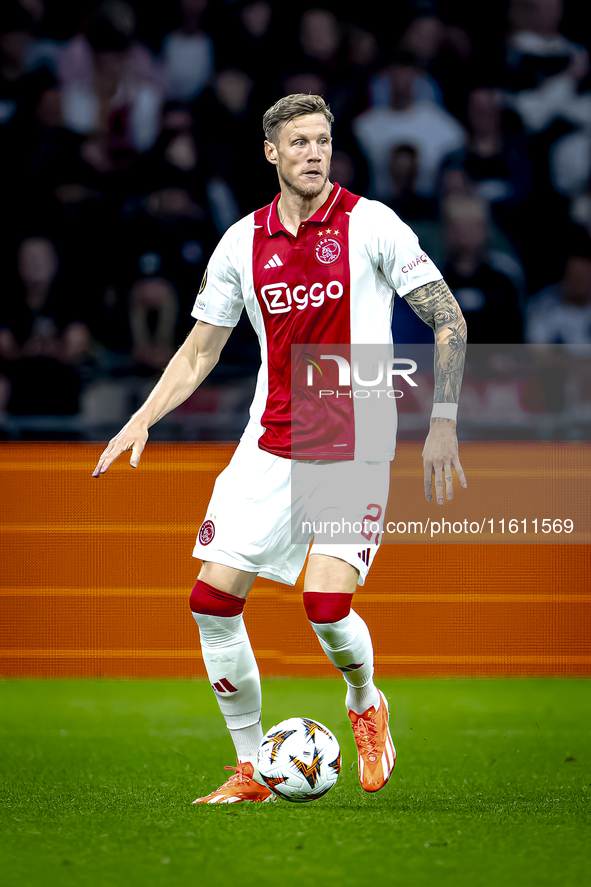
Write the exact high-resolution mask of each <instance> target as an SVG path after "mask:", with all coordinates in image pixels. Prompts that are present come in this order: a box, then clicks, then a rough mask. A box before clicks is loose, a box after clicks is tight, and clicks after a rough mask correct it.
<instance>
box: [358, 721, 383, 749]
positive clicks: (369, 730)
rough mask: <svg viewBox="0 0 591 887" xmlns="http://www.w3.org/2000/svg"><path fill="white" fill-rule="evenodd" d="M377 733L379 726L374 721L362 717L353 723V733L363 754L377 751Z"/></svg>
mask: <svg viewBox="0 0 591 887" xmlns="http://www.w3.org/2000/svg"><path fill="white" fill-rule="evenodd" d="M376 733H377V728H376V725H375V724H374V723H373V721H366V720H364V719H363V718H360V719H359V720H358V721H357V723H356V724H353V735H354V736H355V742H356V743H357V748H358V749H359V751H360V752H361V754H363V755H365V754H371V753H372V752H373V753H375V750H376V744H377V742H376V739H377V737H376Z"/></svg>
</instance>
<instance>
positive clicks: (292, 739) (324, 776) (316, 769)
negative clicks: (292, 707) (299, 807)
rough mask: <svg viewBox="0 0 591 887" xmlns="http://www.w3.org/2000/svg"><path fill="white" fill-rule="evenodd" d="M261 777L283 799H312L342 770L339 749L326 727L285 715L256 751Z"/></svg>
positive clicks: (322, 792)
mask: <svg viewBox="0 0 591 887" xmlns="http://www.w3.org/2000/svg"><path fill="white" fill-rule="evenodd" d="M257 767H258V770H259V773H260V774H261V777H262V778H263V780H264V781H265V783H266V784H267V785H268V786H269V788H270V789H271V791H272V792H274V793H275V794H276V795H277V797H279V798H283V799H284V800H285V801H295V802H298V803H302V802H304V801H315V800H316V799H317V798H321V797H322V795H325V794H326V793H327V791H329V790H330V789H331V788H332V787H333V785H334V784H335V782H336V781H337V779H338V778H339V773H340V770H341V749H340V748H339V744H338V742H337V740H336V738H335V737H334V736H333V734H332V733H331V732H330V730H329V729H328V727H325V726H324V725H323V724H319V723H318V721H312V720H311V719H310V718H288V719H287V720H286V721H281V723H280V724H276V725H275V726H274V727H271V729H270V730H269V731H268V732H267V733H266V734H265V735H264V736H263V741H262V742H261V744H260V746H259V750H258V754H257Z"/></svg>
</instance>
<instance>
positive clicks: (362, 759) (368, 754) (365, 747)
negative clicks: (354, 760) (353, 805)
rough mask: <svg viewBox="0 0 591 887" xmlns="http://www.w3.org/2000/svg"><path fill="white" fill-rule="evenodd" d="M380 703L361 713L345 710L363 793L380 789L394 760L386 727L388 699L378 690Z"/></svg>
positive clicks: (393, 751)
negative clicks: (354, 746)
mask: <svg viewBox="0 0 591 887" xmlns="http://www.w3.org/2000/svg"><path fill="white" fill-rule="evenodd" d="M378 693H379V694H380V706H379V708H378V710H377V711H376V709H375V706H373V705H372V706H371V707H370V708H368V709H367V711H364V712H363V714H362V715H358V714H356V713H355V712H354V711H349V718H350V720H351V726H352V727H353V735H354V737H355V742H356V744H357V751H358V752H359V782H360V783H361V788H363V789H365V791H366V792H377V791H379V790H380V789H381V788H383V787H384V786H385V785H386V783H387V782H388V780H389V779H390V776H391V775H392V770H393V769H394V764H395V763H396V749H395V748H394V744H393V742H392V737H391V736H390V730H389V729H388V717H389V710H388V701H387V699H386V697H385V696H384V694H383V693H382V691H381V690H378Z"/></svg>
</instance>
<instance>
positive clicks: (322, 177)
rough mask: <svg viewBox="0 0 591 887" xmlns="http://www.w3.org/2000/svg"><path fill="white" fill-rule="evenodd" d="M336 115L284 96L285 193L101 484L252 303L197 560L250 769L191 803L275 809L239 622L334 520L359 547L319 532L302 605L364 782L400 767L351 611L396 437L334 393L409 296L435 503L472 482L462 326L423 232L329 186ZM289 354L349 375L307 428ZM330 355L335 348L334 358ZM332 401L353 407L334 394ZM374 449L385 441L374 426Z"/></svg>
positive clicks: (198, 598) (238, 248) (119, 443)
mask: <svg viewBox="0 0 591 887" xmlns="http://www.w3.org/2000/svg"><path fill="white" fill-rule="evenodd" d="M332 121H333V115H332V113H331V112H330V110H329V108H328V106H327V105H326V104H325V102H324V101H323V99H322V98H321V97H320V96H314V95H303V94H302V95H290V96H286V97H285V98H282V99H281V100H280V101H278V102H277V103H276V104H275V105H273V107H272V108H270V109H269V110H268V111H267V112H266V114H265V116H264V119H263V129H264V133H265V156H266V158H267V160H268V161H269V163H271V164H273V165H274V166H275V167H276V169H277V173H278V177H279V186H280V194H279V195H277V197H276V198H275V199H274V200H273V202H272V203H271V204H270V205H268V206H266V207H264V208H263V209H260V210H257V211H256V212H254V213H251V214H250V215H249V216H247V217H246V218H244V219H242V220H241V221H239V222H237V223H236V224H235V225H233V226H232V227H231V228H230V229H229V230H228V231H227V232H226V233H225V235H224V236H223V237H222V239H221V241H220V243H219V244H218V246H217V248H216V250H215V251H214V253H213V255H212V257H211V259H210V262H209V265H208V268H207V271H206V273H205V276H204V279H203V281H202V284H201V287H200V290H199V293H198V295H197V299H196V302H195V307H194V310H193V316H194V317H195V318H196V320H197V322H196V324H195V326H194V327H193V330H192V331H191V333H190V334H189V336H188V337H187V339H186V341H185V343H184V344H183V345H182V346H181V347H180V348H179V350H178V351H177V353H176V354H175V356H174V357H173V358H172V360H171V361H170V363H169V365H168V366H167V367H166V369H165V371H164V373H163V375H162V377H161V379H160V381H159V382H158V384H157V385H156V387H155V388H154V390H153V391H152V393H151V394H150V396H149V397H148V399H147V400H146V402H145V403H144V404H143V406H142V407H141V408H140V409H139V410H138V412H137V413H135V414H134V415H133V416H132V417H131V419H130V420H129V422H128V423H127V424H126V425H125V426H124V427H123V428H122V430H121V431H120V432H119V433H118V434H117V435H116V437H114V438H113V440H111V441H110V443H109V444H108V445H107V447H106V449H105V451H104V452H103V454H102V455H101V457H100V460H99V462H98V464H97V467H96V469H95V471H94V476H95V477H98V476H100V475H101V474H104V472H105V471H107V469H108V468H109V466H110V465H111V464H112V463H113V461H114V460H115V459H117V457H118V456H120V455H121V454H122V453H123V452H125V451H126V450H131V451H132V454H131V460H130V461H131V465H132V466H133V467H137V465H138V463H139V460H140V456H141V454H142V451H143V449H144V447H145V444H146V441H147V438H148V429H149V428H150V426H152V425H153V424H154V423H155V422H157V421H158V420H159V419H161V418H162V416H164V415H165V414H166V413H168V412H169V411H170V410H173V409H174V408H175V407H177V406H178V405H179V404H181V403H182V402H183V401H184V400H185V399H186V398H187V397H189V395H191V394H192V392H193V391H194V390H195V389H196V388H197V387H198V385H200V384H201V382H202V381H203V380H204V379H205V377H206V376H207V375H208V373H209V372H211V370H212V369H213V367H214V366H215V365H216V363H217V362H218V360H219V357H220V353H221V351H222V348H223V347H224V345H225V343H226V342H227V340H228V337H229V336H230V333H231V332H232V328H233V327H234V326H235V325H236V323H237V322H238V319H239V317H240V314H241V311H242V309H243V308H246V311H247V313H248V316H249V319H250V321H251V323H252V324H253V327H254V329H255V331H256V333H257V335H258V337H259V340H260V345H261V360H262V365H261V368H260V371H259V375H258V381H257V387H256V392H255V396H254V400H253V403H252V406H251V410H250V421H249V423H248V425H247V428H246V430H245V432H244V435H243V437H242V439H241V441H240V443H239V445H238V447H237V449H236V451H235V453H234V456H233V457H232V460H231V461H230V464H229V465H228V467H227V468H226V469H225V470H224V471H223V472H222V473H221V474H220V476H219V477H218V479H217V481H216V484H215V488H214V492H213V495H212V498H211V501H210V503H209V506H208V509H207V513H206V515H205V520H204V522H203V524H202V526H201V528H200V530H199V534H198V538H197V542H196V544H195V549H194V552H193V554H194V556H195V557H198V558H200V559H201V560H202V561H203V566H202V568H201V571H200V573H199V578H198V580H197V583H196V585H195V587H194V588H193V591H192V594H191V600H190V605H191V610H192V612H193V616H194V618H195V621H196V622H197V624H198V626H199V632H200V638H201V647H202V651H203V660H204V663H205V666H206V669H207V674H208V676H209V680H210V682H211V684H212V686H213V690H214V692H215V694H216V697H217V699H218V703H219V706H220V709H221V712H222V714H223V716H224V718H225V720H226V724H227V726H228V729H229V731H230V734H231V736H232V739H233V741H234V745H235V748H236V755H237V765H236V767H235V768H233V767H229V768H226V769H230V770H234V774H233V775H232V776H231V777H230V778H229V779H228V780H227V781H226V782H225V783H224V784H223V785H221V786H220V787H219V788H218V789H216V790H215V791H213V792H212V793H211V794H209V795H207V796H206V797H203V798H198V799H197V801H195V803H209V804H213V803H236V802H243V801H267V800H272V799H274V795H272V793H271V792H270V791H269V789H268V787H267V786H266V785H265V784H264V783H263V780H262V778H261V777H260V774H258V771H257V770H256V753H257V749H258V747H259V744H260V742H261V739H262V736H263V733H262V729H261V723H260V722H261V687H260V679H259V672H258V668H257V664H256V660H255V657H254V654H253V651H252V648H251V645H250V641H249V639H248V635H247V632H246V628H245V626H244V622H243V615H242V612H243V609H244V604H245V602H246V598H247V596H248V592H249V591H250V588H251V586H252V584H253V582H254V580H255V579H256V577H257V575H261V576H263V577H265V578H270V579H274V580H277V581H279V582H283V583H286V584H291V585H293V584H294V583H295V582H296V580H297V577H298V575H299V573H300V572H301V570H302V568H303V565H304V561H305V558H306V555H307V553H308V547H309V543H310V542H311V541H312V536H313V533H314V525H315V521H316V518H322V517H326V516H327V515H328V514H330V516H331V519H332V518H333V517H335V516H336V517H337V518H339V519H343V520H345V519H346V520H347V521H349V522H351V525H352V536H349V537H347V541H345V542H338V541H337V542H334V541H331V540H330V538H327V536H326V534H323V533H322V531H321V530H320V531H319V532H316V533H315V534H314V541H313V544H312V547H311V550H310V557H309V561H308V567H307V570H306V575H305V580H304V606H305V609H306V613H307V615H308V618H309V620H310V622H311V625H312V628H313V630H314V631H315V632H316V634H317V636H318V640H319V642H320V644H321V646H322V648H323V650H324V651H325V653H326V655H327V656H328V658H329V659H330V660H331V662H332V663H333V664H334V665H335V666H336V668H337V669H339V670H340V671H341V673H342V674H343V676H344V678H345V681H346V684H347V695H346V705H347V709H348V713H349V718H350V720H351V725H352V728H353V733H354V737H355V742H356V744H357V749H358V762H359V781H360V783H361V786H362V787H363V788H364V789H365V790H366V791H368V792H374V791H377V790H379V789H381V788H382V787H383V786H384V785H385V784H386V783H387V781H388V779H389V778H390V775H391V773H392V770H393V768H394V763H395V755H396V753H395V750H394V745H393V743H392V739H391V736H390V731H389V727H388V703H387V700H386V698H385V696H384V695H383V693H382V692H381V691H380V690H379V689H378V688H377V687H376V686H375V684H374V682H373V670H374V669H373V649H372V642H371V638H370V634H369V631H368V628H367V626H366V624H365V622H364V621H363V620H362V619H361V617H360V616H359V615H358V614H357V613H356V612H355V611H354V610H353V609H351V602H352V598H353V593H354V591H355V589H356V586H357V585H363V584H364V582H365V579H366V576H367V573H368V571H369V569H370V567H371V564H372V562H373V559H374V557H375V554H376V552H377V550H378V548H379V544H380V540H381V532H382V526H383V515H384V512H385V509H386V502H387V497H388V489H389V468H390V460H391V459H392V458H393V454H394V440H393V439H392V440H389V441H385V442H384V445H383V446H382V444H381V443H380V442H379V441H378V443H377V444H376V449H375V451H371V452H369V451H368V452H369V455H368V452H362V450H363V447H361V444H360V441H361V439H362V438H363V437H364V428H362V427H361V425H360V423H359V421H358V419H359V416H361V415H363V413H362V410H361V406H360V404H361V400H355V399H353V398H351V392H350V389H349V390H347V389H346V387H345V388H340V387H338V386H341V385H344V386H346V383H347V375H346V372H345V371H344V374H343V377H342V378H341V370H342V369H343V366H345V370H346V359H345V358H344V357H343V354H344V353H349V352H347V351H346V349H348V348H353V347H355V346H357V345H371V346H372V347H375V348H378V349H379V348H381V347H386V348H387V347H388V345H389V344H391V341H392V339H391V317H392V306H393V299H394V295H395V293H396V292H397V293H398V294H399V295H400V296H403V297H404V298H405V299H406V300H407V301H408V303H409V304H410V305H411V307H412V308H413V309H414V311H415V312H416V313H417V314H418V316H419V317H420V318H421V319H422V320H423V321H424V322H425V323H427V324H429V325H430V326H431V327H432V328H433V330H434V335H435V395H434V406H433V412H432V418H431V422H430V430H429V434H428V437H427V440H426V443H425V447H424V450H423V463H424V489H425V495H426V498H427V500H428V501H431V499H432V485H433V477H434V478H435V497H436V499H437V503H438V504H439V505H442V504H443V495H444V494H443V490H444V483H445V490H446V496H447V498H448V499H451V498H452V467H453V468H454V469H455V471H456V473H457V475H458V477H459V479H460V483H461V484H462V486H464V487H465V486H466V480H465V477H464V472H463V470H462V467H461V464H460V461H459V458H458V444H457V437H456V416H457V403H458V399H459V392H460V385H461V379H462V373H463V365H464V354H465V347H466V326H465V322H464V319H463V317H462V314H461V311H460V309H459V306H458V304H457V302H456V301H455V299H454V297H453V296H452V294H451V292H450V291H449V289H448V287H447V286H446V284H445V283H444V282H443V280H442V277H441V274H440V272H439V271H438V270H437V268H436V267H435V266H434V265H433V263H432V262H431V261H430V259H429V258H428V256H427V255H425V253H423V252H422V251H421V249H420V247H419V244H418V240H417V238H416V236H415V235H414V234H413V232H412V231H411V230H410V228H408V227H407V226H406V225H405V224H404V223H403V222H402V221H401V220H400V219H399V218H398V216H396V214H395V213H394V212H392V210H390V209H388V208H387V207H386V206H384V205H383V204H381V203H378V202H375V201H370V200H366V199H365V198H362V197H358V196H356V195H354V194H351V193H349V192H348V191H346V190H345V189H344V188H341V187H340V186H339V185H338V184H336V183H335V184H333V183H331V182H330V180H329V172H330V160H331V153H332V146H331V124H332ZM245 174H247V175H256V170H247V171H245ZM292 345H301V346H303V347H305V348H308V346H309V348H310V350H309V351H307V352H306V353H307V354H308V355H310V353H311V356H310V357H309V358H307V359H306V360H307V366H308V367H310V366H311V367H312V369H311V370H310V372H311V373H313V372H314V371H319V370H322V365H320V364H319V363H318V360H317V359H316V355H318V356H319V357H320V359H321V360H322V359H324V363H323V366H324V368H325V369H326V368H327V367H328V365H329V363H330V365H331V366H333V367H334V368H335V369H336V366H335V364H338V370H339V382H338V386H337V388H335V389H333V390H330V389H327V390H326V391H324V392H322V393H323V394H324V395H325V397H324V399H322V398H321V399H320V400H318V398H316V400H314V398H313V397H312V396H311V395H310V394H309V393H307V394H306V396H305V398H304V409H303V410H299V412H298V414H297V421H296V419H295V418H294V415H292V403H293V402H294V401H293V398H292V391H291V388H292V383H293V378H295V375H297V373H298V372H299V369H298V366H297V365H296V366H295V368H294V369H293V372H292V364H291V360H292V353H291V352H292ZM315 346H322V347H320V349H319V350H318V349H317V348H316V350H314V347H315ZM326 346H332V347H331V348H329V349H326V351H331V352H332V353H330V354H329V353H324V354H320V351H323V350H324V349H325V348H326ZM343 348H344V349H345V352H343V350H342V349H343ZM339 349H341V350H340V353H339ZM335 352H337V353H336V354H335ZM328 358H331V360H330V361H329V360H328ZM343 361H344V363H343ZM301 362H302V361H300V363H301ZM314 367H315V368H316V370H314ZM292 377H293V378H292ZM307 378H310V377H309V376H308V377H307ZM302 390H303V389H302ZM335 391H336V393H337V395H341V396H340V397H339V396H336V397H332V400H331V398H330V397H327V396H326V394H327V392H328V394H332V395H334V394H335ZM347 395H348V397H347ZM306 398H307V399H306ZM300 406H301V404H300ZM306 409H307V410H308V412H306ZM386 426H387V427H388V428H390V427H391V426H390V425H387V423H386ZM364 427H365V426H364ZM365 430H367V429H365ZM296 432H297V434H296ZM394 433H395V429H394ZM370 437H374V435H373V431H372V433H371V434H370ZM375 437H377V438H379V437H380V434H379V429H378V428H377V426H376V435H375ZM296 438H297V440H296ZM365 438H367V434H365ZM370 450H371V447H370ZM376 454H377V455H378V456H380V458H376ZM298 457H299V458H298ZM294 478H296V480H294ZM294 515H297V517H298V520H300V518H301V522H300V525H301V526H302V527H304V526H307V528H308V529H307V535H306V533H304V535H303V538H302V537H299V538H294V533H293V522H292V518H293V516H294ZM316 526H317V527H318V524H316ZM356 528H357V530H358V532H356Z"/></svg>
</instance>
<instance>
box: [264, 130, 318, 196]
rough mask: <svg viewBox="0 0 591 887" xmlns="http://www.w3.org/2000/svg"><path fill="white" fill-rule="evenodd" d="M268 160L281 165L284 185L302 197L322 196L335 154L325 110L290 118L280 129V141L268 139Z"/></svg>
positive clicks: (279, 169)
mask: <svg viewBox="0 0 591 887" xmlns="http://www.w3.org/2000/svg"><path fill="white" fill-rule="evenodd" d="M265 152H266V155H267V160H269V162H270V163H273V164H274V165H275V166H277V172H278V174H279V181H280V183H281V187H282V188H283V187H286V188H287V189H288V190H289V191H291V192H292V193H293V194H295V195H297V196H298V197H302V198H306V199H313V198H315V197H318V196H319V195H320V194H321V193H322V191H323V189H324V187H325V185H326V183H327V181H328V174H329V172H330V158H331V156H332V140H331V136H330V129H329V127H328V122H327V120H326V118H325V116H324V114H306V115H305V116H304V117H296V118H294V120H290V121H289V123H287V124H286V125H285V126H284V127H283V129H282V130H281V132H280V138H279V145H274V144H273V143H272V142H265Z"/></svg>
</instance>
